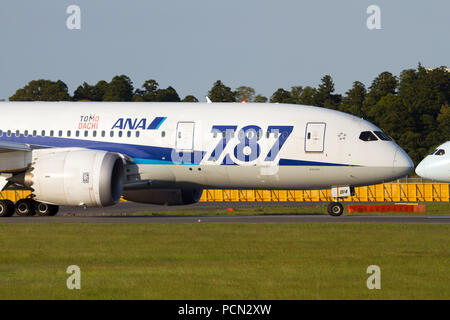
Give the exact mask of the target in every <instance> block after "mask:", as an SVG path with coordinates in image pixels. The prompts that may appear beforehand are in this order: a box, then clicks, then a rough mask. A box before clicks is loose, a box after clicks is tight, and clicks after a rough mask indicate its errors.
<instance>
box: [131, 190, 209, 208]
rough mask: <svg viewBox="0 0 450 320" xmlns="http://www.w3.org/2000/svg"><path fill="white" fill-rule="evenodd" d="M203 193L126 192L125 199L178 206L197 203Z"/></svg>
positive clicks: (185, 191) (189, 191) (198, 191)
mask: <svg viewBox="0 0 450 320" xmlns="http://www.w3.org/2000/svg"><path fill="white" fill-rule="evenodd" d="M202 193H203V189H145V190H125V191H124V192H123V197H124V199H126V200H129V201H133V202H140V203H150V204H160V205H168V206H177V205H186V204H193V203H197V202H198V201H199V200H200V198H201V196H202Z"/></svg>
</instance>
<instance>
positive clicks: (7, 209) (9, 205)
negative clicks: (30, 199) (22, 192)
mask: <svg viewBox="0 0 450 320" xmlns="http://www.w3.org/2000/svg"><path fill="white" fill-rule="evenodd" d="M14 209H15V207H14V202H12V201H11V200H0V217H11V216H12V215H13V214H14Z"/></svg>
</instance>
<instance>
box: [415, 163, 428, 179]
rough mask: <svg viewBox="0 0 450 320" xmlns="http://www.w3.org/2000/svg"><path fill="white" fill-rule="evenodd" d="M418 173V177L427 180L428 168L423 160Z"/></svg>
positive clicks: (417, 169)
mask: <svg viewBox="0 0 450 320" xmlns="http://www.w3.org/2000/svg"><path fill="white" fill-rule="evenodd" d="M416 173H417V175H418V176H420V177H423V178H425V177H426V176H427V166H426V164H425V163H424V161H423V160H422V161H421V162H420V163H419V164H418V165H417V167H416Z"/></svg>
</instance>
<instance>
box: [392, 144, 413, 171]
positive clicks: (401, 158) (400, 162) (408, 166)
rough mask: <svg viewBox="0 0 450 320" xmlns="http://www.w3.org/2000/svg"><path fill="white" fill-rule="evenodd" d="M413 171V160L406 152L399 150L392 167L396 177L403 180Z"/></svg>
mask: <svg viewBox="0 0 450 320" xmlns="http://www.w3.org/2000/svg"><path fill="white" fill-rule="evenodd" d="M412 169H414V163H413V162H412V160H411V158H410V157H409V156H408V154H407V153H406V152H405V151H403V150H402V149H400V148H399V149H398V150H397V151H396V152H395V156H394V162H393V165H392V170H393V172H394V175H395V176H396V177H397V178H401V177H404V176H406V175H408V174H409V173H410V172H411V171H412Z"/></svg>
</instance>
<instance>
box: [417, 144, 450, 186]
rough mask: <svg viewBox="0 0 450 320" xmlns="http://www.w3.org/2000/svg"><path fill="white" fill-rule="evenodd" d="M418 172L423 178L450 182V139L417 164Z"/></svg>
mask: <svg viewBox="0 0 450 320" xmlns="http://www.w3.org/2000/svg"><path fill="white" fill-rule="evenodd" d="M416 173H417V174H418V175H419V176H421V177H423V178H427V179H432V180H437V181H442V182H450V141H447V142H446V143H444V144H442V145H440V146H439V147H437V148H436V149H434V150H433V151H432V152H431V153H430V154H429V155H428V156H427V157H425V159H423V160H422V161H421V162H420V163H419V165H418V166H417V168H416Z"/></svg>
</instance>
